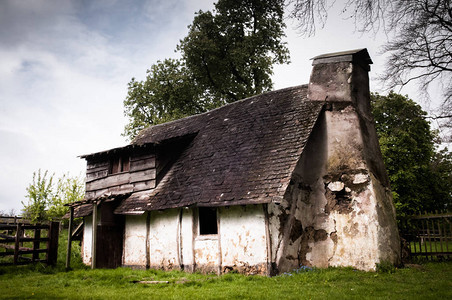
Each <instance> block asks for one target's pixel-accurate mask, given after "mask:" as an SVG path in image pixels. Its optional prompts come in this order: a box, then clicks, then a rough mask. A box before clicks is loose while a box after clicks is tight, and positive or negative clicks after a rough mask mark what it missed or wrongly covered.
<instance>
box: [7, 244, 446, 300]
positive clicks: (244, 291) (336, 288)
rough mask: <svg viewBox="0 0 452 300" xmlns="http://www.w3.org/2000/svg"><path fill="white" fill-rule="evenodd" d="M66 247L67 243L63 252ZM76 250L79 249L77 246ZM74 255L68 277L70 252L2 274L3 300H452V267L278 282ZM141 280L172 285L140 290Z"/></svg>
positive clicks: (308, 274)
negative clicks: (104, 265)
mask: <svg viewBox="0 0 452 300" xmlns="http://www.w3.org/2000/svg"><path fill="white" fill-rule="evenodd" d="M64 244H65V240H64V241H62V242H61V244H60V247H61V246H62V245H64ZM74 245H76V244H75V243H74ZM77 250H78V249H75V251H74V252H73V254H74V255H75V256H74V258H73V264H72V265H73V267H74V270H72V271H69V272H65V271H64V259H65V254H64V251H65V246H64V247H63V250H62V251H60V256H59V262H58V265H57V266H56V267H46V266H44V265H41V264H37V265H34V266H20V267H4V268H0V291H1V293H0V298H4V299H14V298H16V299H24V298H25V299H27V298H39V299H42V298H46V299H54V298H70V299H161V298H164V299H195V298H196V299H200V298H201V299H231V298H232V299H243V298H245V299H326V298H327V299H331V298H333V299H343V298H347V299H363V298H364V299H366V298H367V299H369V298H370V299H375V298H384V299H452V262H450V261H447V262H426V263H423V264H421V265H409V266H408V267H405V268H401V269H395V270H391V271H393V272H392V273H391V272H384V273H374V272H362V271H356V270H353V269H351V268H330V269H309V268H307V269H305V270H302V271H303V272H299V273H296V272H293V273H289V274H283V275H281V276H276V277H272V278H267V277H261V276H243V275H239V274H226V275H223V276H216V275H202V274H196V273H195V274H188V273H184V272H179V271H172V272H163V271H156V270H146V271H144V270H143V271H140V270H131V269H128V268H118V269H114V270H105V269H97V270H91V269H88V268H86V267H83V266H82V264H81V260H80V258H79V257H77V253H76V251H77ZM140 280H148V281H149V280H158V281H168V282H169V283H161V284H140V283H137V281H140Z"/></svg>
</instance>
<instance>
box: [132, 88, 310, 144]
mask: <svg viewBox="0 0 452 300" xmlns="http://www.w3.org/2000/svg"><path fill="white" fill-rule="evenodd" d="M307 86H308V85H307V84H301V85H296V86H291V87H286V88H282V89H278V90H274V91H267V92H264V93H262V94H257V95H253V96H250V97H248V98H244V99H240V100H237V101H234V102H231V103H226V104H225V105H222V106H220V107H217V108H214V109H211V110H209V111H206V112H203V113H199V114H195V115H191V116H187V117H184V118H180V119H177V120H173V121H169V122H165V123H160V124H156V125H149V126H148V127H146V128H143V129H142V130H141V131H140V132H139V133H138V134H137V136H136V137H135V138H134V139H133V140H132V141H131V142H130V144H136V143H138V142H137V140H138V139H139V138H140V136H142V135H144V134H145V132H146V131H147V130H149V129H150V128H158V127H162V126H171V124H175V123H178V122H185V120H189V119H193V118H198V117H200V116H203V115H208V114H210V113H212V112H215V111H218V110H221V109H226V108H227V107H230V106H231V105H237V104H238V103H243V102H246V101H250V100H252V99H254V98H257V97H261V96H263V95H272V94H279V93H283V92H287V91H290V90H296V89H300V88H303V87H307Z"/></svg>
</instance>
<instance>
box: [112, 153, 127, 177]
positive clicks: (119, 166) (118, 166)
mask: <svg viewBox="0 0 452 300" xmlns="http://www.w3.org/2000/svg"><path fill="white" fill-rule="evenodd" d="M129 170H130V160H129V157H128V156H119V157H115V158H113V159H112V160H111V161H110V174H116V173H121V172H128V171H129Z"/></svg>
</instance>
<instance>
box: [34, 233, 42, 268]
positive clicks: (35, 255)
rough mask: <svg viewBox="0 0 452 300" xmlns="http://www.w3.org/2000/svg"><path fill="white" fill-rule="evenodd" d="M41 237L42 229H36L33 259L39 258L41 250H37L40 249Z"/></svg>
mask: <svg viewBox="0 0 452 300" xmlns="http://www.w3.org/2000/svg"><path fill="white" fill-rule="evenodd" d="M40 238H41V229H35V235H34V239H35V240H34V241H33V257H32V261H35V260H39V252H35V251H36V250H38V249H39V247H40V244H41V242H40V241H39V239H40Z"/></svg>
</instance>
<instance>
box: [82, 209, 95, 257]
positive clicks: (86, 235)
mask: <svg viewBox="0 0 452 300" xmlns="http://www.w3.org/2000/svg"><path fill="white" fill-rule="evenodd" d="M92 240H93V217H92V216H88V217H85V218H84V225H83V243H82V260H83V263H84V264H87V265H90V264H91V247H92Z"/></svg>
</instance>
